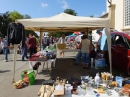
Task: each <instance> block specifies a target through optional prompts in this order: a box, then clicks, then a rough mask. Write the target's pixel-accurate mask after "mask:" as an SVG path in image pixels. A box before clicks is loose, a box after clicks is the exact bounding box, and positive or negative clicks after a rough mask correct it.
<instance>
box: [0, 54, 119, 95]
mask: <svg viewBox="0 0 130 97" xmlns="http://www.w3.org/2000/svg"><path fill="white" fill-rule="evenodd" d="M17 57H18V58H17V62H16V64H17V65H16V75H15V81H18V80H19V79H21V76H20V74H21V72H22V71H23V70H27V69H29V66H28V61H24V62H22V61H21V56H20V55H17ZM12 60H13V55H12V54H10V55H9V62H4V61H3V55H1V54H0V97H37V93H38V91H39V89H40V87H41V84H42V81H43V80H44V79H45V80H46V79H49V78H50V77H52V78H54V77H57V76H60V77H62V78H66V77H78V78H79V76H81V75H91V76H93V77H94V76H95V73H97V72H102V71H109V69H105V70H95V69H89V70H84V69H82V66H81V65H78V66H74V65H72V64H73V63H74V61H73V60H70V59H59V60H57V61H56V68H53V69H50V68H51V64H49V71H50V73H47V72H46V70H45V69H46V67H45V68H44V69H43V70H42V66H40V67H39V74H37V76H36V83H35V85H31V86H27V87H25V88H22V89H15V88H14V87H13V85H12V74H13V61H12ZM41 70H42V71H41ZM40 71H41V72H40ZM114 72H117V74H119V72H118V71H116V70H115V71H114ZM120 73H121V72H120Z"/></svg>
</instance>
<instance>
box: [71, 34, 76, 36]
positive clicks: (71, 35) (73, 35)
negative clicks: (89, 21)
mask: <svg viewBox="0 0 130 97" xmlns="http://www.w3.org/2000/svg"><path fill="white" fill-rule="evenodd" d="M69 36H77V35H75V34H71V35H69Z"/></svg>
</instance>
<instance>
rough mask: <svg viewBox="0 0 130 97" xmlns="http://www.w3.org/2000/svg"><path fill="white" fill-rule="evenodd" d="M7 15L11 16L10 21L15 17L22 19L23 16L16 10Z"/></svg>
mask: <svg viewBox="0 0 130 97" xmlns="http://www.w3.org/2000/svg"><path fill="white" fill-rule="evenodd" d="M9 17H10V18H11V20H12V22H14V21H15V20H16V19H23V18H24V16H23V15H21V14H20V13H19V12H17V11H13V12H10V13H9Z"/></svg>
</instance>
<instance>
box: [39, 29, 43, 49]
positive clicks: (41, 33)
mask: <svg viewBox="0 0 130 97" xmlns="http://www.w3.org/2000/svg"><path fill="white" fill-rule="evenodd" d="M42 35H43V32H41V31H40V51H41V48H42Z"/></svg>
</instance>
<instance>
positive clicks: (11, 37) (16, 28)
mask: <svg viewBox="0 0 130 97" xmlns="http://www.w3.org/2000/svg"><path fill="white" fill-rule="evenodd" d="M7 38H8V39H7V41H8V46H11V45H13V46H14V72H13V79H12V82H13V83H14V82H15V66H16V59H17V48H18V44H20V42H21V41H22V47H24V45H25V30H24V26H23V25H22V24H21V23H19V22H12V23H10V24H9V25H8V29H7Z"/></svg>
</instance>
